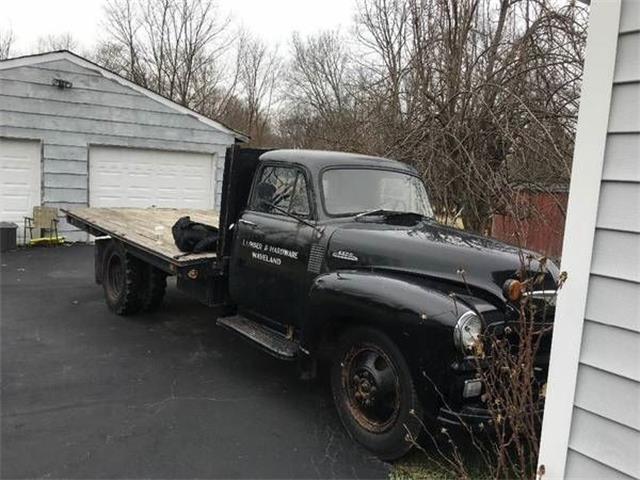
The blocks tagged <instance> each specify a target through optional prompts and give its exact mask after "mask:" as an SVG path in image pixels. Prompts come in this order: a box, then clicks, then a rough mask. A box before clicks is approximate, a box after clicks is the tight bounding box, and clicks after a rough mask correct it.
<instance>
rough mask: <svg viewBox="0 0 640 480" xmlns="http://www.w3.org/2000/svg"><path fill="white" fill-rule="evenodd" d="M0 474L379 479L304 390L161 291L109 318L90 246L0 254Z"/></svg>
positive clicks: (379, 466) (327, 407)
mask: <svg viewBox="0 0 640 480" xmlns="http://www.w3.org/2000/svg"><path fill="white" fill-rule="evenodd" d="M0 261H1V262H0V263H1V264H2V268H1V270H0V277H1V279H0V281H1V284H0V285H1V286H0V301H1V309H0V322H1V351H2V364H1V372H2V377H1V415H2V424H1V432H2V437H1V440H2V442H1V457H0V460H1V472H0V473H1V476H2V478H16V477H29V478H35V477H49V478H61V477H63V478H97V477H101V478H124V477H127V478H140V477H146V478H149V477H152V478H195V477H200V478H203V477H204V478H207V477H209V478H211V477H218V478H221V477H222V478H239V477H242V478H249V477H250V478H265V477H269V478H275V477H278V478H303V477H304V478H333V477H341V478H346V477H348V478H356V477H360V478H363V477H366V478H373V477H377V478H384V477H386V476H387V474H388V466H387V465H386V464H383V463H382V462H379V461H378V460H376V459H375V458H373V457H371V456H370V455H369V454H368V453H367V452H365V451H364V450H363V449H361V448H360V447H359V446H357V445H355V444H354V443H353V442H352V441H351V440H350V439H349V438H348V437H347V436H346V434H345V433H344V431H343V429H342V427H341V425H340V423H339V420H338V418H337V415H336V413H335V411H334V408H333V405H332V403H331V395H330V391H329V388H328V382H327V381H326V379H321V380H319V381H315V382H312V383H305V382H302V381H300V380H298V379H297V375H296V369H295V366H294V365H292V364H288V363H284V362H280V361H278V360H275V359H272V358H271V357H269V356H268V355H266V354H265V353H263V352H261V351H258V350H256V349H254V348H253V347H251V346H250V345H249V344H247V343H246V342H245V341H243V340H242V339H240V338H238V337H236V336H234V335H233V334H232V333H230V332H227V331H225V330H222V329H220V328H218V327H216V326H215V321H214V318H213V317H212V315H211V312H210V311H209V310H208V309H207V308H206V307H204V306H200V305H198V304H197V303H195V302H193V301H191V300H190V299H188V298H187V297H185V296H183V295H182V294H181V293H180V292H178V291H177V290H176V289H175V288H174V287H170V288H169V291H168V294H167V297H166V299H165V306H164V308H163V309H162V310H161V311H160V312H158V313H155V314H151V315H142V316H137V317H131V318H123V317H118V316H115V315H113V314H111V313H110V312H109V311H108V310H107V308H106V306H105V304H104V301H103V296H102V288H101V287H100V286H98V285H96V284H95V283H93V247H91V246H73V247H59V248H50V249H46V248H42V249H31V250H22V251H16V252H9V253H6V254H2V255H1V257H0Z"/></svg>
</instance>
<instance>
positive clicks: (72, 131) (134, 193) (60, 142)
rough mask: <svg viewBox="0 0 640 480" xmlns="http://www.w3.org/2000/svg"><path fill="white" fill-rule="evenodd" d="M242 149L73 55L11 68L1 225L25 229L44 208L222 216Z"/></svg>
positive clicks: (1, 72)
mask: <svg viewBox="0 0 640 480" xmlns="http://www.w3.org/2000/svg"><path fill="white" fill-rule="evenodd" d="M244 141H247V137H246V136H245V135H243V134H241V133H239V132H237V131H234V130H232V129H231V128H229V127H226V126H225V125H223V124H221V123H220V122H217V121H214V120H211V119H209V118H207V117H204V116H202V115H200V114H198V113H196V112H194V111H192V110H190V109H188V108H185V107H183V106H181V105H179V104H177V103H175V102H173V101H171V100H169V99H167V98H165V97H163V96H161V95H158V94H156V93H154V92H152V91H150V90H148V89H146V88H143V87H141V86H139V85H136V84H135V83H133V82H130V81H129V80H126V79H125V78H123V77H121V76H119V75H116V74H114V73H113V72H110V71H108V70H106V69H104V68H102V67H100V66H99V65H97V64H95V63H93V62H91V61H89V60H87V59H85V58H82V57H80V56H78V55H75V54H73V53H71V52H68V51H58V52H51V53H44V54H39V55H30V56H25V57H18V58H13V59H9V60H4V61H1V62H0V221H12V222H15V223H18V224H19V225H22V221H23V220H22V219H23V217H24V216H31V214H32V211H33V207H34V206H37V205H44V206H52V207H57V208H73V207H78V206H87V205H89V206H91V207H150V206H157V207H182V208H203V209H210V208H216V207H218V206H219V202H220V193H221V192H220V190H221V188H220V185H221V183H222V169H223V165H224V154H225V150H226V148H227V147H228V146H230V145H233V144H234V143H236V142H244ZM18 230H19V232H18V233H19V236H20V235H21V233H22V232H21V228H20V229H18ZM60 230H61V234H62V235H64V236H65V237H66V238H67V240H71V241H74V240H86V234H84V233H83V232H79V231H77V230H76V229H75V228H74V227H72V226H71V225H68V224H66V223H65V222H64V220H63V219H61V222H60Z"/></svg>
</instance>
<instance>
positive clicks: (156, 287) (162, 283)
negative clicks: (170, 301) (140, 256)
mask: <svg viewBox="0 0 640 480" xmlns="http://www.w3.org/2000/svg"><path fill="white" fill-rule="evenodd" d="M144 266H145V272H144V273H145V275H144V289H143V292H142V310H144V311H145V312H155V311H156V310H157V309H158V308H159V307H160V305H162V299H163V298H164V293H165V291H166V289H167V274H166V273H164V272H163V271H162V270H160V269H159V268H156V267H154V266H153V265H150V264H146V265H144Z"/></svg>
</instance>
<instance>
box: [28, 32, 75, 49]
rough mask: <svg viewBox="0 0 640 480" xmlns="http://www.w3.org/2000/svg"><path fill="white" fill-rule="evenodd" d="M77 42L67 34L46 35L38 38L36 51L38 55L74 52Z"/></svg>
mask: <svg viewBox="0 0 640 480" xmlns="http://www.w3.org/2000/svg"><path fill="white" fill-rule="evenodd" d="M77 48H78V41H77V40H76V39H75V38H74V37H73V35H72V34H71V33H69V32H67V33H61V34H52V35H46V36H42V37H40V38H38V42H37V46H36V50H37V52H38V53H43V52H50V51H54V50H76V49H77Z"/></svg>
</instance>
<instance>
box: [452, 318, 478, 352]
mask: <svg viewBox="0 0 640 480" xmlns="http://www.w3.org/2000/svg"><path fill="white" fill-rule="evenodd" d="M482 329H483V324H482V319H481V318H480V317H479V316H478V315H477V314H476V313H475V312H473V311H471V310H469V311H468V312H465V313H463V314H462V315H460V317H459V318H458V321H457V322H456V326H455V327H454V329H453V343H454V344H455V346H456V347H457V348H458V350H460V351H461V352H462V353H468V352H469V351H470V350H472V349H473V346H474V345H475V344H476V342H477V341H478V339H479V338H480V335H481V334H482Z"/></svg>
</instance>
